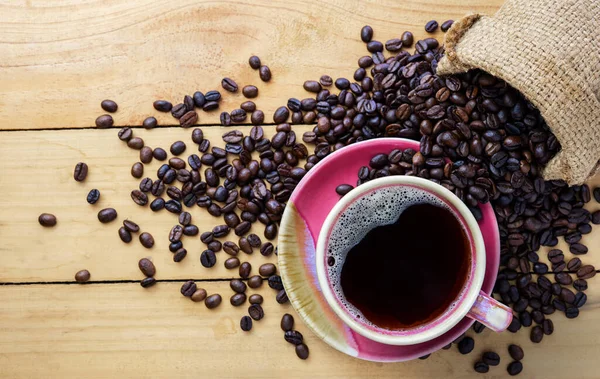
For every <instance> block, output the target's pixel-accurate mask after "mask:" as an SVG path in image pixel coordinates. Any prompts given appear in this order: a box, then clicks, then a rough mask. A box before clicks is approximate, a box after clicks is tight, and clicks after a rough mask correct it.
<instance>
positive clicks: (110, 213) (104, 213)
mask: <svg viewBox="0 0 600 379" xmlns="http://www.w3.org/2000/svg"><path fill="white" fill-rule="evenodd" d="M116 218H117V211H116V210H115V209H114V208H104V209H102V210H101V211H100V212H98V221H100V222H101V223H103V224H106V223H107V222H111V221H114V220H115V219H116ZM40 223H41V222H40Z"/></svg>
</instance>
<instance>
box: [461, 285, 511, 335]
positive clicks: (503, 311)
mask: <svg viewBox="0 0 600 379" xmlns="http://www.w3.org/2000/svg"><path fill="white" fill-rule="evenodd" d="M467 317H469V318H472V319H473V320H476V321H479V322H480V323H482V324H483V325H485V326H487V327H488V328H490V329H492V330H493V331H495V332H502V331H504V330H506V328H508V326H509V325H510V323H511V321H512V318H513V313H512V310H511V309H510V308H509V307H508V306H506V305H504V304H502V303H500V302H499V301H497V300H496V299H494V298H492V297H491V296H488V295H487V294H485V293H484V292H483V291H479V295H478V296H477V300H475V303H474V304H473V307H472V308H471V310H469V313H467Z"/></svg>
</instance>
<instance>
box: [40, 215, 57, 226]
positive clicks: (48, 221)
mask: <svg viewBox="0 0 600 379" xmlns="http://www.w3.org/2000/svg"><path fill="white" fill-rule="evenodd" d="M38 222H39V223H40V225H41V226H45V227H52V226H54V225H56V216H55V215H53V214H50V213H42V214H41V215H40V216H39V217H38Z"/></svg>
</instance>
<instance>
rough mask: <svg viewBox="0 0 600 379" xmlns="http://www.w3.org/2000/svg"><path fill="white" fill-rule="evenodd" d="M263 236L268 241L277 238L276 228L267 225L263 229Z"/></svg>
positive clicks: (273, 225)
mask: <svg viewBox="0 0 600 379" xmlns="http://www.w3.org/2000/svg"><path fill="white" fill-rule="evenodd" d="M264 236H265V238H266V239H268V240H274V239H275V237H277V226H276V225H275V224H269V225H267V226H266V227H265V232H264Z"/></svg>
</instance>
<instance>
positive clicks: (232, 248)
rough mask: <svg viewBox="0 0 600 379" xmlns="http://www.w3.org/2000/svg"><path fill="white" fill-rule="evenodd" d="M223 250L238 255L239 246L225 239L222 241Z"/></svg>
mask: <svg viewBox="0 0 600 379" xmlns="http://www.w3.org/2000/svg"><path fill="white" fill-rule="evenodd" d="M223 251H225V253H227V254H229V255H231V256H236V255H238V253H239V251H240V248H239V247H238V246H237V245H236V244H235V243H233V242H231V241H225V242H224V243H223Z"/></svg>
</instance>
